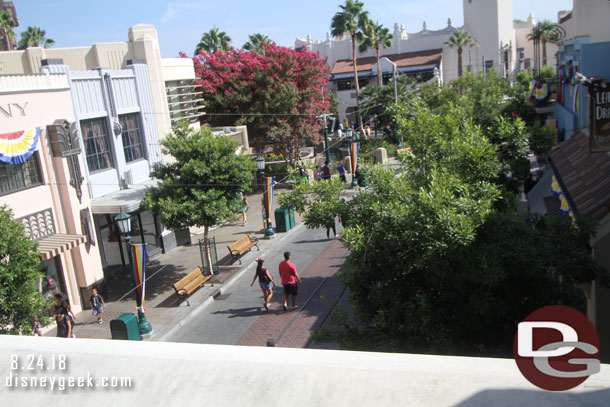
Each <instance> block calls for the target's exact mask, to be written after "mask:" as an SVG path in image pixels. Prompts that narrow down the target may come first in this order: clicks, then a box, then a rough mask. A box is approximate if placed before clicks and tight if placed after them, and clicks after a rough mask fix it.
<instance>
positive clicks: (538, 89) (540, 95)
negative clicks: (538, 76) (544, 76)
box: [532, 82, 549, 100]
mask: <svg viewBox="0 0 610 407" xmlns="http://www.w3.org/2000/svg"><path fill="white" fill-rule="evenodd" d="M548 95H549V84H548V83H544V82H534V84H533V86H532V96H533V97H534V98H536V100H544V99H546V97H547V96H548Z"/></svg>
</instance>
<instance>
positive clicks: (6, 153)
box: [0, 127, 40, 164]
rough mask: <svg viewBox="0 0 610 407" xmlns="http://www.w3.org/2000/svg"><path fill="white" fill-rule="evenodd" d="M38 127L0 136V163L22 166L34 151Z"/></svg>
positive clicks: (38, 136)
mask: <svg viewBox="0 0 610 407" xmlns="http://www.w3.org/2000/svg"><path fill="white" fill-rule="evenodd" d="M39 138H40V127H34V128H30V129H26V130H20V131H14V132H11V133H4V134H0V161H1V162H3V163H6V164H23V163H24V162H25V161H26V160H27V159H28V158H30V156H31V155H32V154H34V151H36V145H37V144H38V139H39Z"/></svg>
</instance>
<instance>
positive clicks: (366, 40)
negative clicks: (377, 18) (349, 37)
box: [358, 21, 393, 87]
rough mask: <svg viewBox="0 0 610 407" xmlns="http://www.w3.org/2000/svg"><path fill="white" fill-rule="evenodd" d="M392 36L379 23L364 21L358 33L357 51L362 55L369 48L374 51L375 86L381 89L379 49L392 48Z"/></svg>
mask: <svg viewBox="0 0 610 407" xmlns="http://www.w3.org/2000/svg"><path fill="white" fill-rule="evenodd" d="M392 38H393V37H392V34H390V30H389V29H388V28H386V27H384V26H383V25H382V24H379V22H373V21H365V22H364V23H363V26H362V31H360V32H358V42H360V46H359V50H360V52H362V53H364V52H366V51H367V50H368V49H369V48H373V49H374V50H375V55H376V57H377V85H378V86H380V87H381V85H382V81H381V77H382V72H381V64H380V63H379V52H380V51H381V48H390V47H391V46H392Z"/></svg>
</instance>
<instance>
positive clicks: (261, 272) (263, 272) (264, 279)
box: [250, 258, 275, 311]
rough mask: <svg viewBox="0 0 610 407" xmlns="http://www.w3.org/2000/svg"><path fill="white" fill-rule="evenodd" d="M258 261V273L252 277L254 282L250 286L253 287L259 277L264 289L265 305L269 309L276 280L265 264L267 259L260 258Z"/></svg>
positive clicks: (259, 282)
mask: <svg viewBox="0 0 610 407" xmlns="http://www.w3.org/2000/svg"><path fill="white" fill-rule="evenodd" d="M256 261H257V262H258V266H256V273H255V274H254V279H252V282H251V283H250V287H252V285H253V284H254V282H255V281H256V279H257V278H258V284H259V285H260V287H261V290H262V291H263V299H264V301H265V303H264V304H263V306H264V307H265V309H266V310H267V311H269V303H270V302H271V297H272V296H273V288H272V286H271V285H272V284H273V287H275V281H274V280H273V277H271V274H270V273H269V270H267V269H266V268H265V267H264V266H263V265H264V264H265V260H263V259H261V258H258V259H256Z"/></svg>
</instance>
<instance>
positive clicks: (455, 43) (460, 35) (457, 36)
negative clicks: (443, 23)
mask: <svg viewBox="0 0 610 407" xmlns="http://www.w3.org/2000/svg"><path fill="white" fill-rule="evenodd" d="M445 45H447V46H449V47H451V48H457V53H458V77H460V76H462V52H463V48H464V47H472V46H473V45H477V43H476V42H475V40H474V38H472V36H471V35H470V34H469V33H468V32H466V31H464V30H462V29H459V28H458V29H456V30H455V31H454V32H453V33H452V34H451V36H449V38H448V39H447V41H445Z"/></svg>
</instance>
